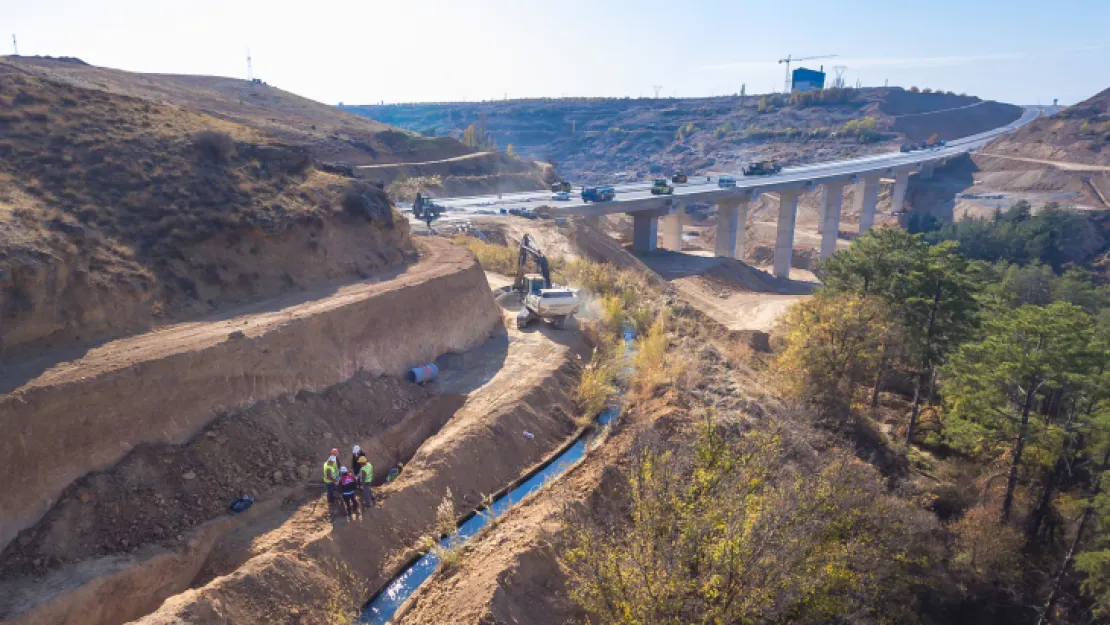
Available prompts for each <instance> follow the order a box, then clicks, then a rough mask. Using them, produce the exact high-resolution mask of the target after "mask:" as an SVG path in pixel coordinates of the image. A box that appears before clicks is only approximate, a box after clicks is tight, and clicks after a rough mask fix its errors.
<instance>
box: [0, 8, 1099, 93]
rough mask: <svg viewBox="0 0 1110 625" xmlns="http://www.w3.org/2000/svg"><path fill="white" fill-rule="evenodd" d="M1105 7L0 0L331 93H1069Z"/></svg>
mask: <svg viewBox="0 0 1110 625" xmlns="http://www.w3.org/2000/svg"><path fill="white" fill-rule="evenodd" d="M1108 24H1110V0H1053V1H1045V0H1008V1H1000V0H962V1H960V0H920V1H914V0H908V1H907V0H884V1H881V2H880V1H872V0H840V1H830V0H791V1H790V2H777V1H774V0H762V1H759V2H753V1H749V0H716V1H708V0H686V1H685V2H675V1H674V0H670V1H667V2H664V1H662V0H639V1H632V0H592V1H591V0H560V1H559V2H536V1H535V0H403V1H397V0H394V1H388V2H387V1H383V0H362V1H361V2H352V1H346V0H344V1H340V0H318V1H317V2H304V1H293V0H266V1H255V0H244V1H237V0H188V1H186V2H167V1H165V0H80V1H79V0H31V1H28V0H0V33H11V34H15V35H16V36H17V38H18V45H19V52H20V54H24V55H51V56H74V57H78V58H80V59H82V60H84V61H86V62H88V63H91V64H94V65H101V66H106V67H114V68H120V69H125V70H130V71H138V72H157V73H179V74H210V75H220V76H240V77H244V78H245V77H246V73H247V63H246V57H247V49H248V48H249V49H250V54H251V57H252V60H253V67H254V75H255V77H258V78H261V79H262V80H265V81H267V82H268V83H270V84H271V85H274V86H277V87H280V88H282V89H285V90H287V91H292V92H294V93H297V94H300V95H303V96H307V97H310V98H313V99H315V100H319V101H322V102H327V103H330V104H334V103H338V102H343V103H346V104H371V103H378V102H382V101H384V102H387V103H392V102H417V101H459V100H471V101H473V100H489V99H501V98H505V97H509V98H523V97H562V96H618V97H619V96H631V97H640V96H652V95H654V93H655V87H656V86H658V87H659V92H660V94H661V95H665V96H678V97H693V96H708V95H725V94H733V93H737V92H739V91H740V89H741V87H744V88H745V89H746V92H747V93H749V94H753V93H766V92H770V91H773V90H780V91H781V90H782V88H783V79H784V77H785V71H784V70H785V66H784V65H782V64H779V63H778V62H777V60H778V59H781V58H784V57H786V56H787V55H792V56H793V57H795V58H798V57H807V56H822V55H836V56H835V57H832V58H825V59H816V60H811V61H805V62H802V63H799V64H796V65H795V66H798V65H802V66H806V67H812V68H816V67H818V66H820V65H824V66H825V68H826V70H828V71H829V72H830V78H831V73H832V71H831V70H832V67H833V66H844V67H845V68H846V69H844V70H843V72H844V77H845V79H846V81H847V82H848V83H849V84H855V83H856V81H857V80H858V81H860V83H861V84H862V85H864V86H881V85H883V84H885V83H887V81H889V84H891V85H899V86H903V87H910V86H918V87H921V88H924V87H931V88H933V89H941V90H945V91H955V92H957V93H969V94H973V95H978V96H980V97H983V98H987V99H995V100H1001V101H1005V102H1012V103H1016V104H1050V103H1051V102H1052V100H1053V99H1054V98H1058V99H1059V101H1060V103H1061V104H1072V103H1075V102H1077V101H1080V100H1083V99H1085V98H1087V97H1090V96H1091V95H1094V94H1095V93H1097V92H1099V91H1101V90H1103V89H1105V88H1107V87H1110V70H1108V68H1110V36H1108V35H1107V30H1106V28H1107V25H1108ZM10 36H11V35H10V34H4V35H3V37H4V38H3V39H0V53H4V54H8V53H11V51H12V48H11V42H10V39H8V38H9V37H10ZM6 39H7V41H6V42H5V40H6Z"/></svg>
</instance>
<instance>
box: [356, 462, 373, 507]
mask: <svg viewBox="0 0 1110 625" xmlns="http://www.w3.org/2000/svg"><path fill="white" fill-rule="evenodd" d="M373 480H374V465H372V464H370V461H369V460H367V459H366V456H362V457H360V458H359V459H358V483H359V484H361V485H362V507H363V508H366V509H368V510H369V509H370V507H371V506H373V505H374V493H372V492H370V482H372V481H373Z"/></svg>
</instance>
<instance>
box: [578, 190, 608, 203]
mask: <svg viewBox="0 0 1110 625" xmlns="http://www.w3.org/2000/svg"><path fill="white" fill-rule="evenodd" d="M616 197H617V190H616V189H614V188H613V187H585V188H583V189H582V201H583V202H609V201H612V200H613V199H615V198H616Z"/></svg>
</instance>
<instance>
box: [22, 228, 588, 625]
mask: <svg viewBox="0 0 1110 625" xmlns="http://www.w3.org/2000/svg"><path fill="white" fill-rule="evenodd" d="M420 251H421V258H420V260H419V261H418V262H416V263H414V264H412V265H409V266H407V267H404V268H401V269H394V270H391V271H388V272H383V274H382V275H380V276H375V277H373V278H371V279H369V280H367V281H364V282H360V283H356V284H353V285H346V286H343V287H339V288H331V289H327V290H325V291H324V292H322V293H312V294H307V295H305V294H301V295H299V296H297V297H295V298H286V299H283V300H278V301H274V302H270V303H268V304H267V305H258V306H254V307H251V309H249V311H247V312H244V313H243V314H240V315H226V314H225V315H224V316H222V317H221V318H219V319H216V320H206V321H198V322H193V323H185V324H180V325H179V326H171V327H169V328H165V329H163V330H160V331H157V332H154V333H151V334H149V335H144V336H142V337H131V338H128V339H121V340H119V341H113V342H109V343H106V344H104V345H102V346H99V347H97V348H94V349H93V350H90V351H89V352H88V353H86V354H85V355H84V357H83V358H82V359H80V360H76V361H73V362H69V363H65V364H64V365H57V366H54V367H49V366H45V367H42V370H41V371H40V372H38V374H37V375H28V376H27V379H25V380H22V381H12V380H5V383H6V384H7V385H8V386H7V387H6V388H12V389H13V390H11V391H10V392H8V393H6V394H5V395H3V396H0V409H2V410H3V411H4V414H5V415H6V417H8V418H14V419H15V420H16V422H17V424H18V425H17V427H18V430H16V431H20V432H22V433H23V435H22V436H21V437H9V438H6V439H5V440H4V441H2V442H0V447H2V448H0V464H2V465H3V471H4V472H5V475H10V476H13V477H14V478H15V481H14V482H13V483H12V484H11V485H10V486H9V487H8V488H7V490H6V492H5V496H4V498H3V501H2V503H0V505H2V507H0V513H2V516H0V523H2V525H0V531H2V534H0V539H2V540H3V542H4V550H3V553H2V555H0V623H4V624H5V625H6V624H9V623H10V624H16V623H19V624H32V623H34V624H37V623H44V624H45V623H52V624H55V623H82V624H86V623H88V624H97V625H101V624H104V625H107V624H112V623H124V622H130V621H136V620H138V621H139V622H143V623H171V622H172V623H182V622H197V623H201V622H203V623H221V622H223V623H241V622H256V621H261V620H263V619H266V620H275V621H277V622H290V621H292V622H299V621H303V622H318V621H316V620H314V619H315V618H317V617H318V616H319V615H320V614H322V613H327V612H328V611H329V610H330V609H333V608H334V603H335V601H336V597H337V596H340V595H343V594H344V593H353V594H354V596H353V597H347V598H348V599H351V598H353V599H355V600H356V601H359V602H364V601H366V600H368V599H370V597H371V596H372V595H373V594H374V593H375V592H376V591H377V589H379V588H381V587H383V586H385V584H386V583H387V582H388V581H389V580H390V579H391V578H393V577H394V576H395V575H396V574H397V573H399V572H400V571H401V570H402V569H403V568H404V565H405V564H406V563H408V562H410V561H411V560H412V559H413V558H414V556H415V555H416V554H418V551H417V548H418V545H419V542H420V539H421V537H422V536H423V535H425V534H427V533H428V532H429V530H430V528H431V527H432V526H433V524H434V521H435V509H436V506H437V505H438V504H439V503H440V501H441V500H442V499H443V498H444V496H445V495H446V494H447V493H448V492H450V493H451V496H452V498H453V500H454V503H455V508H456V510H459V511H460V512H465V511H471V510H474V509H476V508H478V507H480V505H481V504H482V502H483V500H485V498H486V497H487V496H488V495H491V494H494V493H498V492H499V491H502V490H503V489H504V488H505V487H506V486H508V485H511V484H514V483H516V482H518V481H519V480H520V479H521V478H522V477H523V476H526V475H529V474H531V473H533V472H534V471H535V470H536V469H537V467H539V466H541V465H543V464H544V463H545V462H547V461H549V460H550V459H551V457H552V456H553V454H555V453H556V452H557V451H558V450H561V449H563V448H565V447H566V446H567V445H569V444H571V443H572V442H573V441H575V440H576V438H577V437H578V435H579V434H580V432H581V431H582V427H581V425H580V423H579V422H578V420H576V418H575V417H576V415H575V413H574V401H573V389H574V386H575V384H576V382H577V377H578V373H579V371H580V369H581V366H582V364H583V363H584V362H586V361H587V360H588V357H589V350H588V348H587V345H586V343H585V341H584V340H583V339H582V338H581V336H580V335H578V333H577V332H576V331H575V330H573V329H568V330H564V331H557V330H553V329H551V328H549V327H547V326H546V325H544V324H539V325H536V324H534V325H533V326H532V327H530V328H528V329H526V330H524V331H518V330H516V329H515V328H514V327H512V325H513V323H512V316H513V315H512V313H511V312H509V311H502V310H500V309H499V308H498V306H497V305H496V304H495V302H494V299H493V295H492V294H491V290H490V286H489V284H488V282H487V279H486V276H485V274H484V273H483V271H482V270H481V268H480V267H479V266H478V265H477V263H476V262H475V261H474V259H473V257H472V256H471V255H470V254H469V253H468V252H466V250H465V248H462V247H461V246H455V245H451V244H449V243H447V242H446V241H442V240H425V241H424V242H422V243H421V244H420ZM368 319H370V320H376V321H375V322H371V323H368V322H367V320H368ZM432 361H435V362H437V363H438V364H440V365H441V366H442V377H441V379H440V380H437V381H436V382H435V383H433V384H431V385H428V386H426V387H422V386H418V385H414V384H410V383H408V382H405V381H404V380H403V379H402V377H401V375H402V374H403V372H404V371H406V370H407V369H408V368H410V367H412V366H415V365H420V364H423V363H427V362H432ZM525 432H527V433H528V436H525V435H524V433H525ZM354 444H359V445H361V446H362V448H363V449H364V450H365V451H366V452H367V454H368V456H369V458H370V460H371V462H372V464H373V466H374V467H375V482H380V481H382V479H383V478H384V476H385V473H386V470H388V468H389V467H392V466H398V465H403V467H404V469H403V472H402V474H401V477H400V478H399V479H398V480H397V481H396V482H394V483H391V484H388V485H380V486H378V487H376V489H375V490H376V494H377V495H378V498H379V503H378V505H377V507H375V508H373V509H371V510H368V511H366V512H365V514H364V515H363V516H361V517H356V518H354V519H352V520H350V521H348V520H347V519H345V518H343V517H342V516H341V515H339V516H336V517H334V518H333V517H332V515H331V514H330V513H329V511H328V509H327V505H326V504H322V503H320V501H321V500H322V494H323V489H322V484H321V481H320V476H319V475H318V474H319V473H320V467H321V465H322V462H323V459H324V458H325V457H326V455H327V451H328V450H329V449H330V448H332V447H339V448H341V451H342V452H346V451H347V449H350V447H351V445H354ZM42 450H50V453H46V454H43V453H41V451H42ZM55 450H57V453H53V452H54V451H55ZM63 450H64V452H63ZM32 452H34V453H32ZM342 456H345V453H344V454H343V455H341V457H342ZM244 494H246V495H250V496H252V497H254V498H255V503H254V505H253V506H252V507H251V508H250V509H249V510H247V511H246V512H244V513H242V514H238V515H231V514H228V511H227V507H228V505H229V504H230V503H231V502H232V501H233V500H235V498H236V497H238V496H240V495H244ZM351 580H358V581H357V583H352V582H351ZM352 588H354V590H351V589H352ZM329 605H331V606H332V608H329V607H328V606H329Z"/></svg>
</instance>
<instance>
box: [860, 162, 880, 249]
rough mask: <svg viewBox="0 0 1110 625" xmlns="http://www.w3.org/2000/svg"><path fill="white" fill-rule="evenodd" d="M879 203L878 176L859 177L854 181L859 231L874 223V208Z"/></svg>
mask: <svg viewBox="0 0 1110 625" xmlns="http://www.w3.org/2000/svg"><path fill="white" fill-rule="evenodd" d="M878 204H879V176H877V175H874V176H870V177H867V178H861V179H860V181H859V182H857V183H856V201H855V206H856V210H858V211H859V233H860V234H863V233H864V232H867V231H868V230H870V229H871V226H873V225H875V208H876V207H877V206H878Z"/></svg>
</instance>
